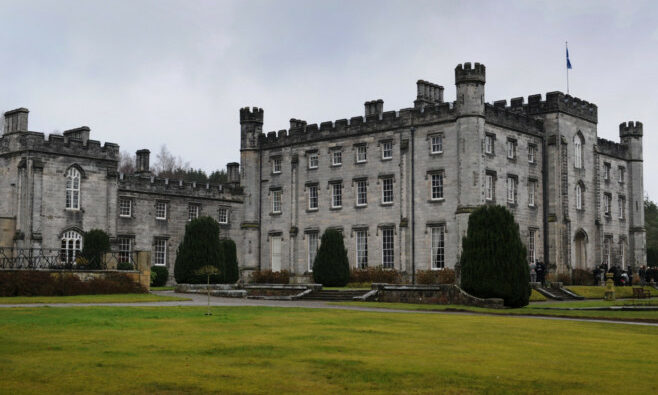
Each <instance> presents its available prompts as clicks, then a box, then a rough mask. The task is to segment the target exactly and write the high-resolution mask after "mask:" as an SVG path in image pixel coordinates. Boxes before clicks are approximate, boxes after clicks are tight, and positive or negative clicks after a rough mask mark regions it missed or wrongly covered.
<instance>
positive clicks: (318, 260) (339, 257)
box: [313, 229, 350, 287]
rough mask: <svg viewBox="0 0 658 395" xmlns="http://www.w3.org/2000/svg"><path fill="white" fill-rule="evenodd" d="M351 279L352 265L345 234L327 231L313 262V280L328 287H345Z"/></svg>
mask: <svg viewBox="0 0 658 395" xmlns="http://www.w3.org/2000/svg"><path fill="white" fill-rule="evenodd" d="M349 279H350V264H349V261H348V259H347V250H346V249H345V245H344V244H343V234H342V233H341V232H339V231H337V230H335V229H327V230H326V231H325V232H324V234H322V240H321V241H320V249H318V253H317V255H316V256H315V261H314V262H313V280H314V281H315V282H316V283H319V284H322V285H324V286H326V287H344V286H345V285H346V284H347V282H348V281H349Z"/></svg>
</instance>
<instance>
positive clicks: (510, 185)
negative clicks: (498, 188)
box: [507, 176, 517, 204]
mask: <svg viewBox="0 0 658 395" xmlns="http://www.w3.org/2000/svg"><path fill="white" fill-rule="evenodd" d="M516 183H517V179H516V178H515V177H512V176H507V203H511V204H516V188H517V185H516Z"/></svg>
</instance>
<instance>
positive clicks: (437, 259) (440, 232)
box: [430, 225, 445, 269]
mask: <svg viewBox="0 0 658 395" xmlns="http://www.w3.org/2000/svg"><path fill="white" fill-rule="evenodd" d="M430 229H431V235H432V247H431V255H432V269H441V268H443V267H445V226H444V225H439V226H432V227H431V228H430Z"/></svg>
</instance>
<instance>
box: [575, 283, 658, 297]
mask: <svg viewBox="0 0 658 395" xmlns="http://www.w3.org/2000/svg"><path fill="white" fill-rule="evenodd" d="M565 288H567V289H569V290H571V291H572V292H575V293H577V294H578V295H580V296H582V297H584V298H585V299H603V296H605V287H602V286H585V285H567V286H565ZM644 289H646V290H648V291H649V292H651V295H658V289H655V288H651V287H647V286H645V287H644ZM615 297H617V298H632V297H633V287H615Z"/></svg>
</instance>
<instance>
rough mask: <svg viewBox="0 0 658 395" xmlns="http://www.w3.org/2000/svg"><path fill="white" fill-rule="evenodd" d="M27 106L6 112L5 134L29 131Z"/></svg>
mask: <svg viewBox="0 0 658 395" xmlns="http://www.w3.org/2000/svg"><path fill="white" fill-rule="evenodd" d="M29 112H30V111H28V109H27V108H17V109H15V110H11V111H7V112H6V113H5V128H4V134H8V133H15V132H27V114H28V113H29Z"/></svg>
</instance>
